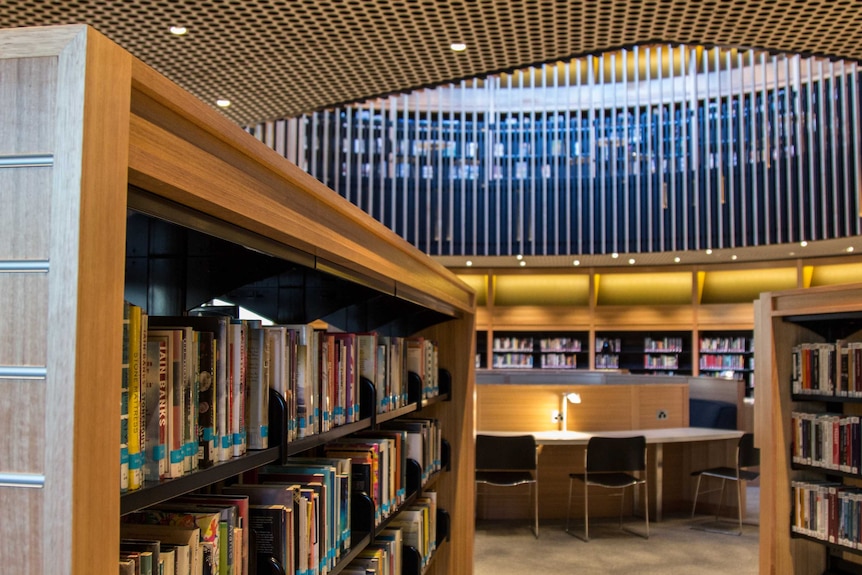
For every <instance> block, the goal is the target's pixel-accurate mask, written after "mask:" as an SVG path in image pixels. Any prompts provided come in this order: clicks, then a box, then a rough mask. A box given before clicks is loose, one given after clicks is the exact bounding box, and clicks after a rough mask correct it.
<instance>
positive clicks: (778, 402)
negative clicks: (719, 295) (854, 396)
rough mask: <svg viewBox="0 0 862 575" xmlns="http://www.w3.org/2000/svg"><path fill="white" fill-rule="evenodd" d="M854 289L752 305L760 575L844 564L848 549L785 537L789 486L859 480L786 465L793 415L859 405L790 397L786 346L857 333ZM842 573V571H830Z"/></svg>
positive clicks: (808, 573)
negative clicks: (800, 482) (759, 487)
mask: <svg viewBox="0 0 862 575" xmlns="http://www.w3.org/2000/svg"><path fill="white" fill-rule="evenodd" d="M860 302H862V284H850V285H846V286H829V287H818V288H809V289H796V290H788V291H782V292H773V293H764V294H762V295H761V297H760V299H759V300H758V301H757V302H756V303H755V337H754V341H755V355H756V357H757V358H758V359H757V361H758V365H757V370H756V371H755V378H756V383H755V386H754V395H755V403H754V405H755V420H754V423H755V441H756V444H757V446H758V447H760V450H761V479H760V481H761V485H763V486H768V489H767V488H764V489H763V490H762V491H761V496H760V573H787V574H794V575H815V574H816V575H820V574H821V573H824V572H833V571H827V570H828V569H833V568H835V567H836V565H838V564H839V563H840V564H846V563H847V562H851V564H853V565H854V567H853V569H854V571H852V572H857V571H858V570H859V569H860V565H862V560H860V556H859V555H858V551H850V550H847V549H846V548H845V549H842V548H841V547H836V546H834V545H829V544H826V543H825V542H823V541H817V540H813V539H811V538H806V537H804V536H799V535H797V534H794V533H792V521H793V511H794V508H793V504H792V500H793V497H792V493H793V492H792V481H794V480H799V479H803V480H812V479H824V478H829V479H830V480H833V481H839V482H844V483H850V484H853V485H858V484H859V483H860V480H862V476H860V475H855V476H852V477H851V478H850V479H848V478H847V477H846V474H840V473H835V474H833V473H830V472H829V471H828V470H825V469H817V468H811V467H808V468H803V467H800V466H798V465H795V464H793V463H792V449H791V448H792V445H793V427H792V425H791V422H792V414H793V413H794V412H811V413H822V412H824V411H826V412H837V413H843V414H853V415H859V413H860V410H859V404H858V403H856V402H855V401H853V400H847V399H845V398H841V397H834V396H832V397H823V396H815V395H810V396H799V395H793V394H792V388H791V381H792V378H793V376H792V363H793V362H792V354H793V347H794V346H796V345H798V344H801V343H820V342H826V343H834V342H835V341H836V340H838V339H841V338H845V337H848V336H849V337H853V338H854V339H856V338H858V336H859V334H860V332H862V322H860V319H862V303H860ZM838 572H841V573H844V572H848V571H845V570H841V571H838Z"/></svg>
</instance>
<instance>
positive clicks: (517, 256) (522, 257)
mask: <svg viewBox="0 0 862 575" xmlns="http://www.w3.org/2000/svg"><path fill="white" fill-rule="evenodd" d="M515 259H516V260H518V261H521V260H522V259H524V256H522V255H521V254H518V255H516V256H515Z"/></svg>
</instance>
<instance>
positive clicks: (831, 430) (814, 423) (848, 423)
mask: <svg viewBox="0 0 862 575" xmlns="http://www.w3.org/2000/svg"><path fill="white" fill-rule="evenodd" d="M791 424H792V434H793V441H792V448H791V449H792V454H791V456H792V460H793V462H794V463H799V464H802V465H809V466H812V467H822V468H824V469H830V470H836V471H842V472H845V473H859V467H860V463H862V433H860V419H859V416H855V415H839V414H832V413H804V412H798V411H794V412H792V413H791Z"/></svg>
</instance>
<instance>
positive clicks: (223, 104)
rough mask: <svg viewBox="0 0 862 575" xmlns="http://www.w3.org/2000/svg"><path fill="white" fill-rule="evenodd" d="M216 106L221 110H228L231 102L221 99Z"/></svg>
mask: <svg viewBox="0 0 862 575" xmlns="http://www.w3.org/2000/svg"><path fill="white" fill-rule="evenodd" d="M216 106H218V107H219V108H227V107H228V106H230V100H228V99H226V98H219V99H218V100H216Z"/></svg>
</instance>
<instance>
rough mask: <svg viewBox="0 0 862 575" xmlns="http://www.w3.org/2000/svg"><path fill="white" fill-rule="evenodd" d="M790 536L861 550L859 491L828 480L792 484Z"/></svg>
mask: <svg viewBox="0 0 862 575" xmlns="http://www.w3.org/2000/svg"><path fill="white" fill-rule="evenodd" d="M791 488H792V490H793V524H792V526H791V529H792V531H793V532H794V533H800V534H802V535H805V536H807V537H813V538H815V539H818V540H821V541H826V542H828V543H833V544H836V545H842V546H845V547H849V548H852V549H862V488H858V487H853V486H849V485H843V484H841V483H834V482H830V481H793V482H791Z"/></svg>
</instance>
